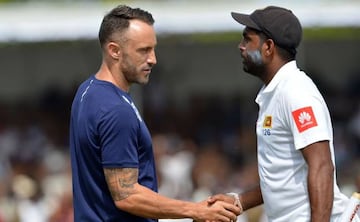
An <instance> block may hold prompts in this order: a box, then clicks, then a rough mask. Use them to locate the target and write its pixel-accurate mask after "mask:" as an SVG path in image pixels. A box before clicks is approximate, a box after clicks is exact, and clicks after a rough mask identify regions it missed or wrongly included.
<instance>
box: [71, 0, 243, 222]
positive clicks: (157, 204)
mask: <svg viewBox="0 0 360 222" xmlns="http://www.w3.org/2000/svg"><path fill="white" fill-rule="evenodd" d="M153 23H154V20H153V18H152V15H151V14H150V13H148V12H146V11H143V10H142V9H139V8H136V9H133V8H130V7H128V6H118V7H116V8H114V9H113V10H111V12H110V13H108V14H107V15H106V16H105V17H104V19H103V21H102V24H101V27H100V32H99V40H100V45H101V48H102V52H103V61H102V64H101V67H100V69H99V70H98V72H97V73H96V74H95V75H94V76H91V77H90V78H89V79H87V80H86V81H85V82H83V83H82V84H81V85H80V87H79V89H78V91H77V93H76V95H75V98H74V101H73V104H72V111H71V122H70V150H71V165H72V173H73V177H72V178H73V195H74V196H73V197H74V217H75V221H132V222H136V221H139V222H140V221H143V222H145V221H157V220H156V219H154V218H193V219H196V220H211V221H229V220H235V219H236V215H237V214H239V211H240V209H239V208H238V207H235V206H233V205H232V204H229V203H226V202H219V203H218V202H217V203H215V204H214V205H211V206H208V204H207V202H206V201H202V202H200V203H192V202H187V201H180V200H176V199H171V198H167V197H165V196H162V195H160V194H158V193H157V189H158V188H157V176H156V170H155V162H154V154H153V147H152V141H151V136H150V133H149V131H148V129H147V127H146V125H145V123H144V121H143V120H142V117H141V116H140V114H139V112H138V110H137V108H136V106H135V105H134V103H133V101H132V98H131V97H130V95H129V90H130V86H131V85H132V84H133V83H138V84H146V83H147V82H148V81H149V76H150V72H151V69H152V67H153V66H154V65H155V64H156V56H155V46H156V44H157V40H156V35H155V31H154V27H153Z"/></svg>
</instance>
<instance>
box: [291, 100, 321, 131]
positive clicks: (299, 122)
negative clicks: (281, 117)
mask: <svg viewBox="0 0 360 222" xmlns="http://www.w3.org/2000/svg"><path fill="white" fill-rule="evenodd" d="M292 116H293V118H294V120H295V123H296V127H297V129H298V130H299V132H300V133H301V132H303V131H305V130H307V129H309V128H312V127H315V126H317V121H316V118H315V115H314V112H313V110H312V107H311V106H308V107H304V108H301V109H297V110H295V111H293V112H292Z"/></svg>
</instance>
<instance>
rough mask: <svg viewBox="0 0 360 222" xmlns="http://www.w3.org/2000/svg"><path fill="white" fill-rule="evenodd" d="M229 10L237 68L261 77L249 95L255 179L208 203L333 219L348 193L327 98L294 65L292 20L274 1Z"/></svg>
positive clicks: (283, 221)
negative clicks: (235, 30)
mask: <svg viewBox="0 0 360 222" xmlns="http://www.w3.org/2000/svg"><path fill="white" fill-rule="evenodd" d="M231 15H232V17H233V18H234V19H235V20H236V21H237V22H239V23H240V24H242V25H245V29H244V31H243V39H242V41H241V42H240V44H239V49H240V51H241V56H242V58H243V69H244V71H246V72H248V73H250V74H252V75H254V76H257V77H259V78H260V79H261V80H262V81H263V83H264V86H263V87H262V88H261V89H260V92H259V93H258V95H257V97H256V100H255V101H256V103H257V104H258V105H259V114H258V120H257V122H256V134H257V140H258V141H257V142H258V148H257V152H258V171H259V176H260V184H258V185H256V186H254V187H253V188H252V189H250V190H248V191H246V192H244V193H241V194H235V195H234V193H231V195H222V194H218V195H215V196H213V197H210V199H209V203H212V202H214V201H216V200H226V201H228V202H230V201H231V202H234V198H235V200H236V199H237V203H238V204H239V205H240V206H241V207H242V209H243V210H247V209H249V208H252V207H255V206H258V205H260V204H264V208H265V213H266V216H267V218H268V221H272V222H307V221H312V222H322V221H324V222H329V221H331V222H335V221H336V220H338V218H339V217H340V216H341V214H342V212H343V211H344V210H345V207H346V204H347V202H348V200H349V198H347V197H346V196H345V195H343V194H342V193H341V192H340V190H339V188H338V185H337V184H336V174H335V161H334V147H333V132H332V124H331V118H330V114H329V111H328V108H327V105H326V103H325V101H324V99H323V97H322V95H321V94H320V92H319V91H318V89H317V87H316V86H315V84H314V83H313V81H312V80H311V79H310V78H309V77H308V76H307V75H306V74H305V73H304V72H302V71H300V70H299V69H298V67H297V64H296V60H295V57H296V52H297V51H296V49H297V47H298V46H299V44H300V42H301V38H302V27H301V24H300V22H299V20H298V19H297V17H296V16H295V15H294V14H293V13H292V12H291V11H290V10H288V9H285V8H281V7H275V6H269V7H266V8H264V9H258V10H255V11H254V12H253V13H252V14H250V15H246V14H240V13H234V12H233V13H232V14H231Z"/></svg>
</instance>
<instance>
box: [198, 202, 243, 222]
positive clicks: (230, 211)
mask: <svg viewBox="0 0 360 222" xmlns="http://www.w3.org/2000/svg"><path fill="white" fill-rule="evenodd" d="M230 198H232V197H230ZM197 204H199V205H201V207H200V208H199V210H198V211H197V214H196V216H195V218H193V219H194V220H195V221H198V222H199V221H220V222H230V221H236V220H237V216H238V215H239V214H240V208H239V207H237V206H235V205H234V204H233V202H232V203H229V202H225V201H221V200H219V201H216V202H213V203H212V204H209V202H208V200H204V201H202V202H199V203H197Z"/></svg>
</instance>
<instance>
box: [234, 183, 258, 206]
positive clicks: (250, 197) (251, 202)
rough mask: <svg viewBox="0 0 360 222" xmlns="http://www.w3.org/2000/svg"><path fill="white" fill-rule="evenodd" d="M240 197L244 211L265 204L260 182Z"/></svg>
mask: <svg viewBox="0 0 360 222" xmlns="http://www.w3.org/2000/svg"><path fill="white" fill-rule="evenodd" d="M239 199H240V203H241V205H242V208H243V210H244V211H245V210H248V209H250V208H253V207H256V206H259V205H260V204H263V198H262V195H261V189H260V184H257V185H256V186H254V187H252V188H251V189H249V190H247V191H245V192H243V193H241V194H239Z"/></svg>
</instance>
